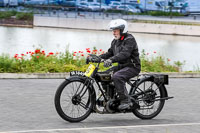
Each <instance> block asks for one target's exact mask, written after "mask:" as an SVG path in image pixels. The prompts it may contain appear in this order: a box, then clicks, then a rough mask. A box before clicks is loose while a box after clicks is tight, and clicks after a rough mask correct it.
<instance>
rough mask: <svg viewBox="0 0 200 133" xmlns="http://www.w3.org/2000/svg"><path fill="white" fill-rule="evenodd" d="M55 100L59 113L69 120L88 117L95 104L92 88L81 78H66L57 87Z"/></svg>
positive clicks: (76, 120)
mask: <svg viewBox="0 0 200 133" xmlns="http://www.w3.org/2000/svg"><path fill="white" fill-rule="evenodd" d="M54 101H55V107H56V111H57V112H58V114H59V115H60V116H61V117H62V118H63V119H64V120H66V121H69V122H79V121H82V120H84V119H86V118H87V117H88V116H89V115H90V113H91V111H92V108H93V104H94V101H93V100H92V95H91V89H90V88H87V85H85V84H84V81H81V80H73V81H69V80H65V81H64V82H63V83H62V84H61V85H60V86H59V88H58V89H57V91H56V94H55V99H54Z"/></svg>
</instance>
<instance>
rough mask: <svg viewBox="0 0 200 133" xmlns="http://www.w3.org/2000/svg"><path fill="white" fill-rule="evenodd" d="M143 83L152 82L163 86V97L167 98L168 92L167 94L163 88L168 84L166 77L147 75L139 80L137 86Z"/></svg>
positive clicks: (162, 75)
mask: <svg viewBox="0 0 200 133" xmlns="http://www.w3.org/2000/svg"><path fill="white" fill-rule="evenodd" d="M144 81H153V82H155V83H156V84H157V85H158V86H163V87H161V88H162V89H163V90H164V97H168V92H167V89H166V87H165V85H168V84H169V80H168V75H164V74H148V75H145V76H144V77H142V78H141V79H139V82H138V84H140V83H141V82H144Z"/></svg>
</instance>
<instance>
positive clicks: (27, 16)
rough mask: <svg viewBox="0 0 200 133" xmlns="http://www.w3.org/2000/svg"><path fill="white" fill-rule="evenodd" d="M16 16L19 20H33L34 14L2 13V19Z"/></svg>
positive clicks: (0, 14)
mask: <svg viewBox="0 0 200 133" xmlns="http://www.w3.org/2000/svg"><path fill="white" fill-rule="evenodd" d="M12 16H15V17H16V19H18V20H33V12H17V11H0V19H8V18H11V17H12Z"/></svg>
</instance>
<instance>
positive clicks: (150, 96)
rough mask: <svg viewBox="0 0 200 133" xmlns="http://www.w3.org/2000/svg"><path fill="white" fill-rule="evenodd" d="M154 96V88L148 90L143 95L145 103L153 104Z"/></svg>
mask: <svg viewBox="0 0 200 133" xmlns="http://www.w3.org/2000/svg"><path fill="white" fill-rule="evenodd" d="M155 96H156V93H155V91H154V90H151V91H149V92H147V93H146V94H145V96H144V99H145V100H144V102H145V103H146V104H147V105H149V106H150V105H153V104H154V100H155Z"/></svg>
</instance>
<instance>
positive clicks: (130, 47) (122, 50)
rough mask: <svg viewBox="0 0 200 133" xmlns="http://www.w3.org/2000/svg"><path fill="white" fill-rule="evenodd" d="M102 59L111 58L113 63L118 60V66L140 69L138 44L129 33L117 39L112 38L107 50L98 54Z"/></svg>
mask: <svg viewBox="0 0 200 133" xmlns="http://www.w3.org/2000/svg"><path fill="white" fill-rule="evenodd" d="M100 57H101V58H102V59H111V60H112V62H113V63H115V62H118V64H119V67H120V68H123V67H126V66H130V67H134V68H136V69H138V70H139V71H140V70H141V65H140V59H139V52H138V46H137V43H136V41H135V38H134V37H133V36H132V35H131V34H128V33H127V34H125V35H124V36H122V37H121V38H120V39H119V40H116V39H114V40H113V41H112V43H111V47H110V48H109V49H108V52H106V53H105V54H102V55H100Z"/></svg>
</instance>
